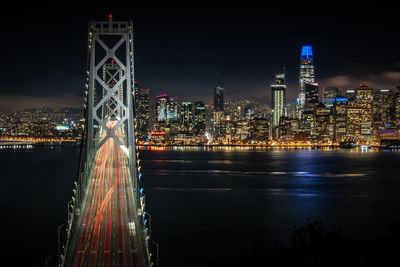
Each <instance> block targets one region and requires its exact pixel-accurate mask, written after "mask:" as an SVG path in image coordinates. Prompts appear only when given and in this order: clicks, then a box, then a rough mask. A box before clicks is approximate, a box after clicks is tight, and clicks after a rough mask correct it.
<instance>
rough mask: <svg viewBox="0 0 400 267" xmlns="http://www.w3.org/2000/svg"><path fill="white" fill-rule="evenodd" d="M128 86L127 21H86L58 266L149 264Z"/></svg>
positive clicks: (130, 33)
mask: <svg viewBox="0 0 400 267" xmlns="http://www.w3.org/2000/svg"><path fill="white" fill-rule="evenodd" d="M133 81H134V60H133V28H132V22H114V21H113V20H112V17H111V16H110V17H109V20H108V21H96V22H95V21H91V22H89V33H88V70H87V77H86V88H85V105H84V107H85V109H84V120H85V122H84V129H83V134H82V142H81V152H80V160H79V168H78V176H77V180H76V181H75V187H74V189H73V196H72V199H71V201H70V202H69V203H68V223H66V224H64V225H63V226H60V227H59V231H58V233H59V245H58V246H59V247H58V265H59V266H61V267H64V266H65V267H69V266H152V265H153V263H152V254H151V239H150V234H151V233H150V220H151V217H150V214H149V213H148V212H147V211H145V195H144V194H143V188H142V174H141V170H140V159H139V149H138V146H137V140H136V131H135V130H136V123H135V109H134V103H135V101H134V94H133V91H134V82H133ZM63 229H64V230H63ZM61 232H62V233H63V234H61ZM60 244H63V246H60Z"/></svg>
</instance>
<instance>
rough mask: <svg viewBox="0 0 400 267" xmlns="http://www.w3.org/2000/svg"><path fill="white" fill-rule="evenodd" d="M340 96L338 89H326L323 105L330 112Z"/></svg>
mask: <svg viewBox="0 0 400 267" xmlns="http://www.w3.org/2000/svg"><path fill="white" fill-rule="evenodd" d="M338 95H339V89H338V88H337V87H326V88H324V93H323V97H324V99H323V103H324V104H325V106H327V107H328V108H329V109H330V110H331V109H332V108H333V99H334V98H335V97H337V96H338Z"/></svg>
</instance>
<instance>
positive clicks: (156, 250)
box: [153, 241, 158, 267]
mask: <svg viewBox="0 0 400 267" xmlns="http://www.w3.org/2000/svg"><path fill="white" fill-rule="evenodd" d="M153 244H154V245H156V252H157V265H156V266H157V267H158V244H157V243H156V242H154V241H153Z"/></svg>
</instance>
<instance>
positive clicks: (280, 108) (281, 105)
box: [271, 73, 286, 127]
mask: <svg viewBox="0 0 400 267" xmlns="http://www.w3.org/2000/svg"><path fill="white" fill-rule="evenodd" d="M271 108H272V126H273V127H277V126H278V125H279V121H280V118H281V117H282V116H285V115H286V112H285V108H286V85H285V74H284V73H283V74H275V84H271Z"/></svg>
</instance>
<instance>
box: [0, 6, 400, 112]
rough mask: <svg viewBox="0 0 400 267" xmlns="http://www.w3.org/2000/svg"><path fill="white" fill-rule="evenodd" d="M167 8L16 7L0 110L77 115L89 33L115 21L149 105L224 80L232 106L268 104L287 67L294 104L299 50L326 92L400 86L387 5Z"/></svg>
mask: <svg viewBox="0 0 400 267" xmlns="http://www.w3.org/2000/svg"><path fill="white" fill-rule="evenodd" d="M348 2H349V1H348ZM168 3H169V4H165V3H164V4H159V3H157V2H154V1H151V2H149V4H146V5H145V4H143V1H142V2H140V4H134V2H131V4H130V5H128V6H117V5H116V4H114V5H111V6H112V7H111V8H102V7H97V8H95V9H90V8H88V7H83V6H82V5H74V6H73V5H70V6H69V5H61V4H58V5H57V6H55V5H54V6H44V5H43V6H40V5H37V6H35V7H24V8H23V9H21V7H19V6H14V7H10V8H9V9H8V10H7V11H4V14H3V23H2V24H3V27H2V39H1V51H2V55H1V58H2V59H3V60H2V64H1V65H0V66H1V67H0V68H1V72H0V73H1V77H2V82H1V85H0V108H2V109H9V108H24V107H32V106H42V105H56V106H64V105H65V106H75V107H76V106H78V107H81V106H82V103H83V92H84V89H83V88H84V83H85V71H86V67H87V66H86V56H87V55H86V54H87V25H88V22H89V20H106V17H107V14H109V13H112V14H113V15H114V20H132V21H133V23H134V30H135V34H134V37H135V41H134V42H135V43H134V44H135V60H136V63H135V68H136V73H135V75H136V78H137V80H138V81H139V83H140V86H141V87H149V88H151V90H152V93H151V94H152V97H154V96H155V95H157V94H159V93H167V94H168V95H170V96H176V97H179V100H189V101H196V100H203V101H206V102H207V101H210V100H211V99H212V94H213V88H214V87H215V86H216V85H217V83H218V78H217V75H216V72H218V73H219V76H220V80H221V82H223V83H224V86H225V90H226V91H225V95H226V99H233V98H247V99H256V100H259V101H261V102H265V103H268V104H269V103H270V98H269V95H270V89H269V85H270V84H271V82H272V81H273V78H274V74H275V73H279V72H281V71H282V68H283V66H286V74H287V86H288V98H289V99H294V98H295V97H296V96H297V94H298V82H297V81H298V65H299V54H300V50H301V46H302V45H312V47H313V51H314V59H315V70H316V80H317V81H318V82H319V83H320V87H321V88H323V87H326V86H338V87H340V88H343V89H347V88H354V87H356V86H357V85H358V84H359V83H360V82H366V83H368V84H369V85H371V86H373V87H375V88H395V87H396V86H397V85H399V84H400V46H399V44H400V16H399V15H398V13H396V9H395V8H394V6H391V5H389V4H382V3H380V4H379V5H377V4H366V3H364V4H362V5H361V4H360V5H358V4H346V2H341V1H330V2H326V1H325V2H323V1H320V2H310V1H303V2H302V4H297V5H293V4H291V3H290V2H283V1H279V2H278V3H276V4H270V3H268V2H265V3H264V5H263V6H261V5H259V4H256V3H253V2H251V1H246V2H245V3H244V4H241V5H239V4H236V3H233V2H231V3H230V4H225V5H222V4H214V3H212V2H207V1H201V2H198V3H197V4H196V3H195V2H190V3H189V2H187V4H175V3H172V2H168ZM305 3H307V4H305ZM265 4H267V5H268V7H265Z"/></svg>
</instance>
